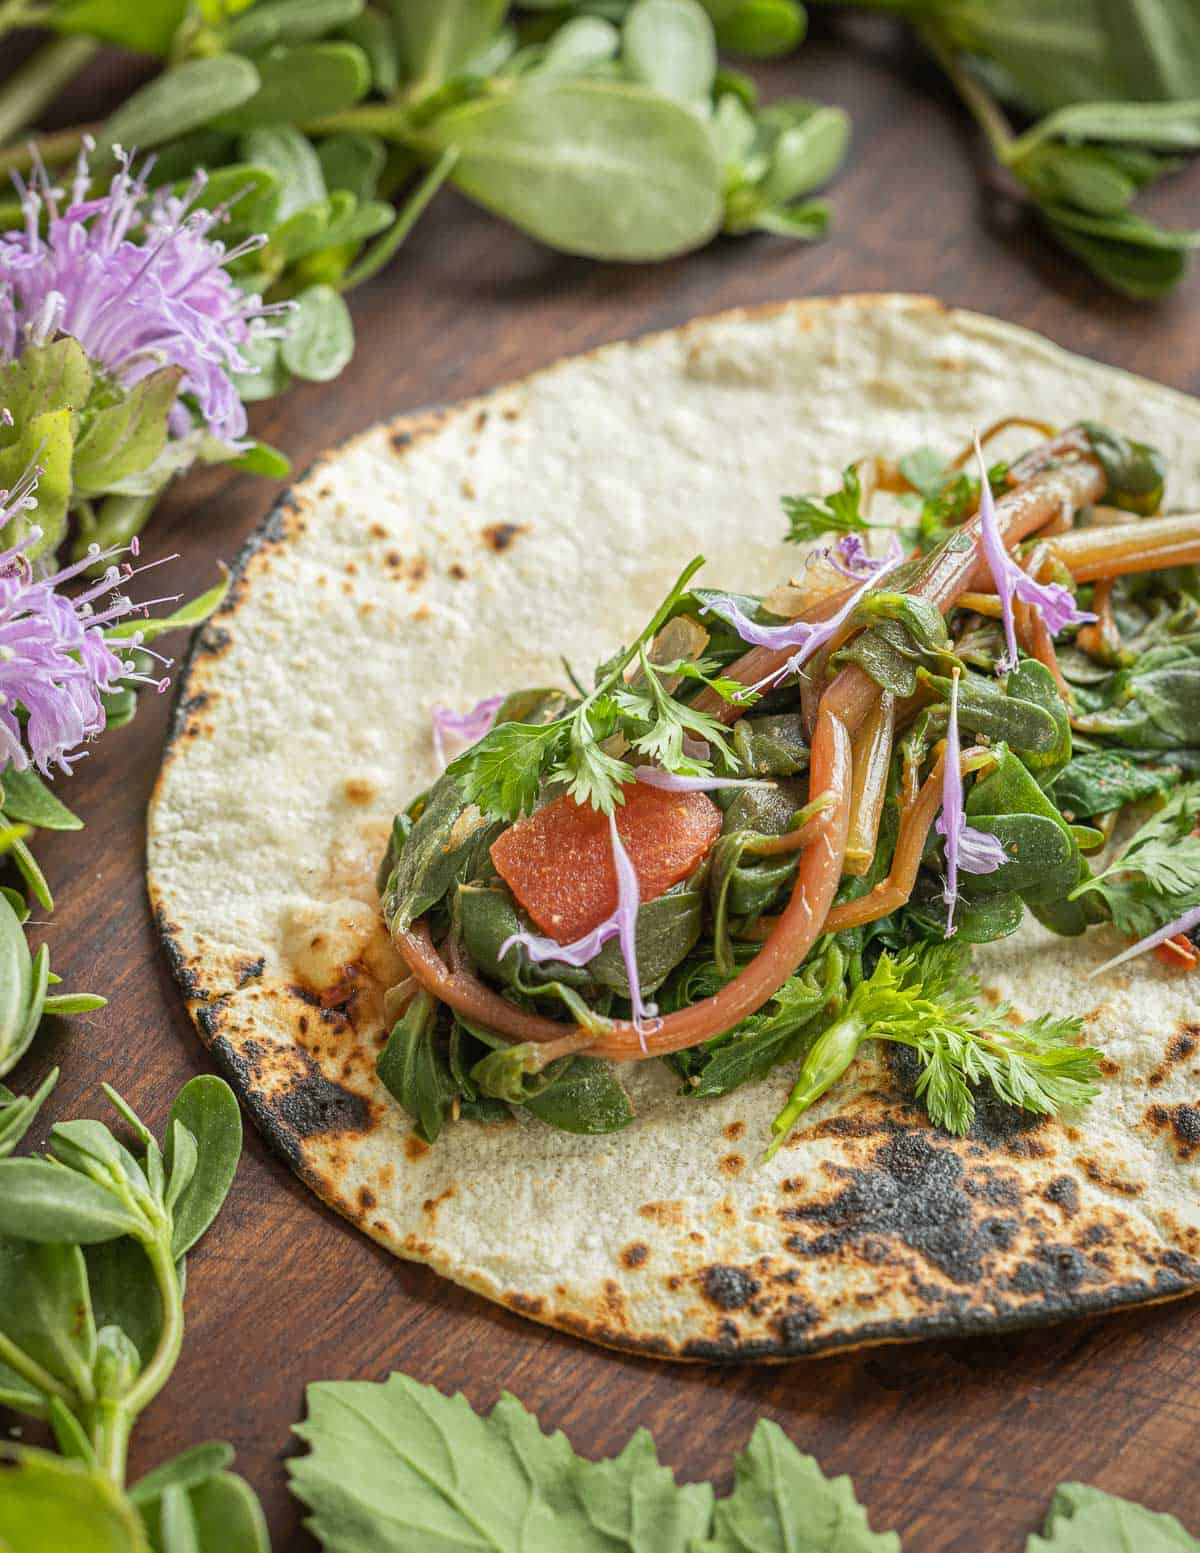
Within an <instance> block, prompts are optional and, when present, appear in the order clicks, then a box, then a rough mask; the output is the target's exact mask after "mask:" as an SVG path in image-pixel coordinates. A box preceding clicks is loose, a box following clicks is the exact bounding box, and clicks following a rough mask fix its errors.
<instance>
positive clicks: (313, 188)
mask: <svg viewBox="0 0 1200 1553" xmlns="http://www.w3.org/2000/svg"><path fill="white" fill-rule="evenodd" d="M241 150H242V155H243V156H244V157H245V159H246V161H247V162H251V163H255V164H260V165H261V166H263V167H266V168H268V169H269V170H270V171H271V172H272V173H274V175H275V177H276V178H277V179H278V182H279V204H278V207H277V208H276V212H275V219H276V220H277V221H285V220H286V219H287V218H288V217H289V216H293V215H295V214H296V212H297V211H298V210H303V209H304V208H305V206H307V205H312V204H315V203H317V202H318V201H320V200H323V199H324V198H325V195H326V193H327V192H328V191H327V190H326V187H325V178H324V174H323V173H322V171H321V162H320V158H319V157H318V155H317V152H316V150H315V148H314V147H313V144H312V141H311V140H308V139H307V138H306V137H305V136H304V135H302V134H301V133H300V131H299V130H298V129H293V128H292V126H291V125H290V124H270V125H263V126H262V127H261V128H259V129H252V130H250V132H249V133H248V134H246V135H244V136H243V137H242V141H241Z"/></svg>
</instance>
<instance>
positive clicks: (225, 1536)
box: [189, 1472, 271, 1553]
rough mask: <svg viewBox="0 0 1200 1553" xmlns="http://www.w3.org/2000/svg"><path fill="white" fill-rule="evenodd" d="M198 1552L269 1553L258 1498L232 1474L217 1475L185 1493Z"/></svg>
mask: <svg viewBox="0 0 1200 1553" xmlns="http://www.w3.org/2000/svg"><path fill="white" fill-rule="evenodd" d="M189 1498H190V1500H191V1505H192V1518H193V1521H194V1522H195V1526H196V1536H197V1540H198V1543H199V1547H200V1553H271V1536H270V1533H269V1532H268V1530H267V1518H266V1516H265V1515H264V1514H263V1511H262V1506H261V1505H260V1504H259V1502H258V1495H257V1494H256V1493H255V1492H254V1490H253V1489H252V1488H251V1487H250V1485H249V1483H247V1482H246V1480H245V1478H241V1477H238V1476H237V1475H236V1473H233V1472H218V1473H217V1474H216V1475H215V1476H214V1477H210V1478H208V1479H207V1480H206V1481H205V1482H203V1483H199V1484H197V1485H196V1487H195V1488H193V1489H192V1490H191V1491H190V1493H189Z"/></svg>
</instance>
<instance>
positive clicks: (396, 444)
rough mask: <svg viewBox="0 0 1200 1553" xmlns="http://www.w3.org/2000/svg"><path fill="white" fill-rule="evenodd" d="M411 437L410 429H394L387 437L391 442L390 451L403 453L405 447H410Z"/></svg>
mask: <svg viewBox="0 0 1200 1553" xmlns="http://www.w3.org/2000/svg"><path fill="white" fill-rule="evenodd" d="M412 439H413V434H412V432H411V431H394V432H392V433H391V435H390V436H389V437H388V441H389V442H390V443H391V444H392V451H393V452H395V453H403V452H404V450H405V448H407V447H411V445H412Z"/></svg>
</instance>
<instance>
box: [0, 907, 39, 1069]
mask: <svg viewBox="0 0 1200 1553" xmlns="http://www.w3.org/2000/svg"><path fill="white" fill-rule="evenodd" d="M48 970H49V955H48V953H47V952H46V950H45V949H44V948H43V949H42V950H40V951H39V953H38V958H37V960H36V961H35V960H34V958H33V957H32V956H31V955H30V953H29V945H28V943H27V942H26V939H25V931H24V929H23V928H22V926H21V922H20V919H19V918H18V916H17V914H16V912H15V911H14V910H13V908H12V904H11V902H10V901H9V899H8V897H7V896H3V897H0V1077H2V1076H3V1075H4V1074H5V1073H9V1072H11V1071H12V1069H13V1068H15V1067H16V1065H17V1063H18V1062H19V1061H20V1059H21V1058H22V1057H23V1056H24V1055H25V1053H26V1051H28V1049H29V1043H30V1042H31V1041H32V1040H33V1037H34V1035H35V1033H36V1031H37V1027H38V1024H39V1022H40V1021H41V1017H42V1007H43V1004H44V1002H45V997H46V980H47V972H48Z"/></svg>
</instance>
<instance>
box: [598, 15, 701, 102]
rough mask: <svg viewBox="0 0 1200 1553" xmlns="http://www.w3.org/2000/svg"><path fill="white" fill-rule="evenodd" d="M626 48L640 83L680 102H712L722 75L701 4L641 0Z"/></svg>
mask: <svg viewBox="0 0 1200 1553" xmlns="http://www.w3.org/2000/svg"><path fill="white" fill-rule="evenodd" d="M622 43H623V58H624V62H625V68H626V70H628V72H629V74H630V75H631V76H632V77H633V79H634V80H635V81H641V82H643V83H644V84H645V85H646V86H648V87H650V88H651V89H652V90H653V91H656V92H661V93H662V95H663V96H664V97H674V98H677V99H678V100H679V101H681V102H686V103H698V102H706V101H707V99H708V95H709V93H710V92H711V91H712V85H713V81H714V80H715V79H716V74H717V40H716V37H715V35H714V33H713V26H712V22H711V21H710V20H709V18H708V14H707V12H706V11H705V10H704V7H703V6H702V5H701V4H700V3H699V0H636V4H635V5H634V6H633V8H632V9H631V10H630V12H629V15H628V16H627V17H626V18H625V26H624V30H623V32H622Z"/></svg>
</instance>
